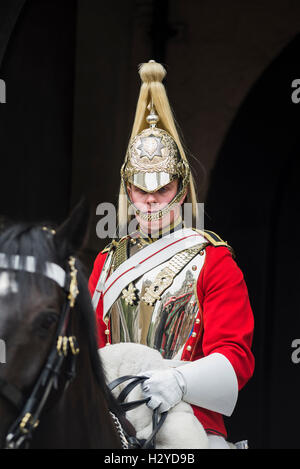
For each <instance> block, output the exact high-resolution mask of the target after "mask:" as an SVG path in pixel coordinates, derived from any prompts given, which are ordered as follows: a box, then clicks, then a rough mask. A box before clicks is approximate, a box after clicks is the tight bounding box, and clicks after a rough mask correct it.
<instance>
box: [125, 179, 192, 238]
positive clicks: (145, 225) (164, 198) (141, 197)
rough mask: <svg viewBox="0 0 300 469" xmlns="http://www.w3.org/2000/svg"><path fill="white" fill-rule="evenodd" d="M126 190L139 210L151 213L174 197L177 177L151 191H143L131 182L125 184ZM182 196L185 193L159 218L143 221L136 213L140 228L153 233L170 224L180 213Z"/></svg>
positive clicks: (176, 188) (161, 207)
mask: <svg viewBox="0 0 300 469" xmlns="http://www.w3.org/2000/svg"><path fill="white" fill-rule="evenodd" d="M127 191H128V195H129V197H130V199H131V201H132V202H133V203H134V205H135V206H136V207H137V208H138V209H139V210H140V211H141V212H144V213H153V212H157V211H159V210H162V209H163V208H164V207H166V206H167V205H168V204H169V203H170V202H171V201H172V200H173V199H174V197H175V196H176V194H177V192H178V179H174V181H171V182H170V183H169V184H167V185H165V186H163V187H161V188H160V189H158V190H157V191H155V192H151V193H150V192H146V191H143V190H142V189H140V188H139V187H137V186H135V185H133V184H130V185H128V186H127ZM184 198H185V195H184V197H183V198H182V200H181V201H180V202H179V204H177V205H175V206H174V207H172V209H171V211H170V212H169V213H168V214H166V215H165V216H164V217H162V218H161V219H160V220H155V221H145V220H143V219H141V218H140V217H139V216H138V214H136V218H137V220H138V222H139V224H140V226H141V228H142V229H143V230H144V231H146V232H147V233H151V232H152V233H155V232H156V231H158V230H160V229H162V228H166V227H167V226H168V225H170V224H172V223H173V222H174V221H176V219H177V218H178V216H179V215H180V206H181V204H182V203H183V200H184Z"/></svg>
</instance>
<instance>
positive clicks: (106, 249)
mask: <svg viewBox="0 0 300 469" xmlns="http://www.w3.org/2000/svg"><path fill="white" fill-rule="evenodd" d="M118 244H119V241H116V240H115V239H113V240H112V242H111V243H109V244H108V245H107V246H105V248H104V249H102V251H101V254H105V253H106V252H110V251H111V250H112V249H115V248H116V247H117V246H118Z"/></svg>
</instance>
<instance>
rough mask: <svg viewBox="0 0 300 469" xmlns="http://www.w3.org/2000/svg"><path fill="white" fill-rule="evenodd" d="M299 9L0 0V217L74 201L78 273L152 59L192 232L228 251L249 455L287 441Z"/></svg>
mask: <svg viewBox="0 0 300 469" xmlns="http://www.w3.org/2000/svg"><path fill="white" fill-rule="evenodd" d="M299 33H300V2H299V1H296V0H294V1H287V0H277V1H275V0H273V1H271V0H270V1H269V0H260V1H258V0H245V1H243V2H240V1H238V0H235V1H234V0H227V1H226V2H224V1H221V0H219V1H217V0H215V1H212V0H209V1H208V0H195V1H193V0H185V1H184V2H183V1H179V0H172V1H166V0H159V1H155V0H143V1H142V0H135V1H134V0H128V1H117V2H104V1H100V0H98V1H97V0H85V1H83V0H78V1H75V0H64V1H63V2H62V1H59V0H27V1H26V0H1V3H0V78H1V79H2V80H5V83H6V103H5V104H0V142H1V147H0V152H1V184H0V214H1V215H2V216H6V217H9V218H14V219H16V220H20V219H22V220H30V221H39V220H41V221H42V220H43V221H44V220H49V221H53V222H55V223H60V222H61V221H62V220H64V218H66V217H67V215H68V214H69V212H70V210H71V208H72V207H73V206H74V205H75V204H76V203H77V202H78V201H79V199H80V198H81V196H82V195H85V196H86V197H87V198H88V200H89V201H90V204H91V210H92V214H93V217H92V220H91V227H90V237H89V241H88V245H87V247H86V249H85V251H84V256H85V257H84V258H85V261H86V265H87V268H88V269H89V271H90V269H91V268H92V263H93V260H94V258H95V256H96V254H97V253H98V252H99V250H101V249H102V248H103V247H104V245H105V244H106V240H99V239H98V238H97V236H96V232H95V227H96V222H97V219H98V218H99V217H97V216H96V206H97V205H98V204H99V203H100V202H104V201H105V202H112V203H116V201H117V195H118V190H119V170H120V166H121V163H122V161H123V158H124V155H125V151H126V146H127V143H128V138H129V134H130V129H131V126H132V123H133V117H134V111H135V105H136V101H137V96H138V92H139V86H140V81H139V77H138V74H137V66H138V64H139V63H142V62H145V61H148V60H150V59H155V60H156V61H161V62H162V63H163V64H165V66H166V69H167V72H168V75H167V79H166V81H165V84H166V87H167V91H168V94H169V98H170V101H171V105H172V107H173V109H174V111H175V115H176V118H177V121H178V123H179V125H180V128H181V131H182V133H183V135H184V139H185V144H186V145H187V147H188V149H189V150H190V153H191V155H192V156H191V157H190V159H191V163H192V166H193V169H194V175H195V178H196V183H197V184H196V185H197V189H198V194H199V200H200V201H204V202H205V210H206V228H207V229H211V230H213V231H215V232H217V233H219V234H220V235H221V236H222V237H223V238H224V239H226V240H227V241H228V242H229V244H231V245H232V246H233V247H234V249H235V252H236V255H237V262H238V264H239V266H240V267H241V268H242V270H243V272H244V275H245V278H246V282H247V285H248V289H249V295H250V300H251V303H252V306H253V311H254V316H255V339H254V345H253V350H254V354H255V357H256V370H255V374H254V377H253V378H252V380H251V381H250V382H249V384H248V385H247V386H246V388H245V389H244V390H243V391H241V393H240V397H239V402H238V405H237V408H236V410H235V412H234V415H233V416H232V417H231V418H230V419H227V420H226V423H227V427H228V433H229V439H230V440H231V441H236V440H240V439H244V438H246V439H248V440H249V444H250V447H252V448H299V447H300V441H299V438H298V420H299V418H300V409H299V404H298V402H299V399H298V395H299V385H300V379H299V377H300V364H299V365H297V364H294V363H293V362H292V360H291V354H292V351H293V349H292V347H291V343H292V341H293V340H294V339H295V338H298V337H300V308H299V297H298V292H299V280H300V279H299V260H300V255H299V243H298V237H299V233H298V230H299V223H298V217H299V169H300V168H299V158H300V151H299V150H300V143H299V140H300V139H299V131H300V119H299V116H300V103H299V104H294V103H293V102H292V100H291V94H292V91H293V90H292V88H291V83H292V81H293V80H294V79H297V78H298V79H300V60H299V57H300V36H299Z"/></svg>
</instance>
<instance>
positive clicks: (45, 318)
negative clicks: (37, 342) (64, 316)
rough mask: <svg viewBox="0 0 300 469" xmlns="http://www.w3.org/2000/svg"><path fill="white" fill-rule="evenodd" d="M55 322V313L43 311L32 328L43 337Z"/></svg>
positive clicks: (56, 316)
mask: <svg viewBox="0 0 300 469" xmlns="http://www.w3.org/2000/svg"><path fill="white" fill-rule="evenodd" d="M57 320H58V314H57V313H56V312H55V311H43V312H42V313H40V314H39V316H38V317H37V318H36V320H35V321H34V328H35V329H36V331H37V332H38V333H39V334H40V335H44V334H45V333H46V332H48V331H49V329H51V326H52V325H54V324H55V323H56V322H57Z"/></svg>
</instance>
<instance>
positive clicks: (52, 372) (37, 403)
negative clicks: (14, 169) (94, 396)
mask: <svg viewBox="0 0 300 469" xmlns="http://www.w3.org/2000/svg"><path fill="white" fill-rule="evenodd" d="M75 262H76V261H75V258H74V257H70V258H69V260H68V264H69V272H68V273H67V272H66V271H64V269H62V267H60V266H59V265H57V264H54V263H47V264H46V268H45V270H44V272H42V274H43V275H45V276H46V277H48V278H51V279H52V280H54V281H55V282H56V283H58V285H59V286H60V287H62V288H63V289H64V291H65V293H66V299H65V301H64V304H63V307H62V312H61V315H60V318H59V322H58V326H57V331H56V336H55V340H54V343H53V345H52V348H51V350H50V353H49V355H48V358H47V360H46V364H45V365H44V367H43V369H42V372H41V374H40V376H39V378H38V379H37V381H36V383H35V385H34V387H33V390H32V392H31V394H30V395H29V397H25V396H24V394H23V393H22V392H21V391H20V390H19V389H18V388H17V387H16V386H15V385H13V384H11V383H8V382H7V381H6V380H4V379H2V378H0V396H2V397H3V398H5V399H6V400H7V401H8V402H10V404H12V405H13V406H14V407H15V408H16V409H17V410H18V411H19V415H18V417H17V419H16V420H15V421H14V423H13V424H12V426H11V427H10V429H9V431H8V434H7V436H6V442H5V448H6V449H20V448H28V447H29V444H30V441H31V439H32V436H33V432H34V430H35V429H36V428H37V427H38V425H39V419H40V415H41V412H42V410H43V409H44V407H45V404H46V402H47V400H48V397H49V394H50V392H51V390H52V389H57V388H58V378H59V377H60V375H61V374H62V370H63V366H64V364H66V383H65V389H66V387H67V386H68V385H69V383H70V382H71V381H72V380H73V379H74V377H75V361H76V356H77V355H78V353H79V348H78V344H77V340H76V337H74V336H72V335H68V334H69V333H70V332H69V329H70V313H71V309H72V308H73V307H74V305H75V300H76V297H77V295H78V293H79V290H78V284H77V269H76V268H75ZM35 264H36V262H35V258H34V257H32V256H22V257H21V256H9V255H6V254H4V253H0V268H1V269H12V270H21V271H26V272H30V273H34V272H36V265H35ZM40 273H41V272H40Z"/></svg>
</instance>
